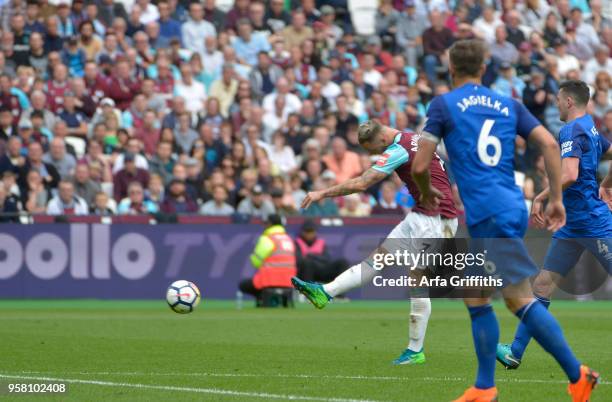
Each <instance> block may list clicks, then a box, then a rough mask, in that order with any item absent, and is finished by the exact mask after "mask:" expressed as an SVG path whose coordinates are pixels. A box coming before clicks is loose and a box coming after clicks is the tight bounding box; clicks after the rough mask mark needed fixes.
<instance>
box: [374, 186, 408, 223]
mask: <svg viewBox="0 0 612 402" xmlns="http://www.w3.org/2000/svg"><path fill="white" fill-rule="evenodd" d="M396 195H397V188H396V187H395V184H394V183H393V182H392V181H391V180H387V181H385V182H383V183H382V184H381V186H380V198H379V199H378V203H377V204H376V205H375V206H374V208H372V215H398V216H402V215H404V209H403V208H402V207H400V206H399V205H397V202H396V201H395V198H396Z"/></svg>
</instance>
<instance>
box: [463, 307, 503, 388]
mask: <svg viewBox="0 0 612 402" xmlns="http://www.w3.org/2000/svg"><path fill="white" fill-rule="evenodd" d="M468 310H469V311H470V317H471V318H472V337H473V338H474V348H475V349H476V356H477V357H478V373H477V376H476V383H475V384H474V386H475V387H476V388H480V389H487V388H491V387H494V386H495V350H496V348H497V342H498V341H499V324H498V323H497V317H495V312H494V311H493V307H491V305H490V304H486V305H484V306H478V307H468Z"/></svg>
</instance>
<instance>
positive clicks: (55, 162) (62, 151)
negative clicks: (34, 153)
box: [43, 138, 77, 179]
mask: <svg viewBox="0 0 612 402" xmlns="http://www.w3.org/2000/svg"><path fill="white" fill-rule="evenodd" d="M43 162H45V163H46V164H49V165H52V166H54V167H55V169H56V170H57V172H58V173H59V175H60V177H61V178H62V179H67V178H68V177H69V176H72V175H73V174H74V169H75V167H76V164H77V163H76V158H75V157H74V156H73V155H71V154H69V153H68V152H66V143H65V142H64V140H63V139H62V138H54V139H53V140H51V145H50V147H49V152H47V153H46V154H45V155H44V156H43Z"/></svg>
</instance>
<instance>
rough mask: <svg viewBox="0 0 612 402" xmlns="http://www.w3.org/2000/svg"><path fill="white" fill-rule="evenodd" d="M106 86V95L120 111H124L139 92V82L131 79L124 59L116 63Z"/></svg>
mask: <svg viewBox="0 0 612 402" xmlns="http://www.w3.org/2000/svg"><path fill="white" fill-rule="evenodd" d="M113 70H114V71H113V75H112V77H111V79H110V81H109V84H108V90H107V94H108V96H109V97H110V98H111V99H113V100H114V101H115V103H116V104H117V107H118V108H119V109H120V110H126V109H127V108H128V107H129V106H130V104H131V102H132V100H133V99H134V96H136V94H137V93H138V92H139V91H140V80H139V79H137V78H133V77H132V76H131V72H130V64H129V63H128V61H127V60H126V59H121V60H119V61H118V62H117V64H116V66H115V68H114V69H113Z"/></svg>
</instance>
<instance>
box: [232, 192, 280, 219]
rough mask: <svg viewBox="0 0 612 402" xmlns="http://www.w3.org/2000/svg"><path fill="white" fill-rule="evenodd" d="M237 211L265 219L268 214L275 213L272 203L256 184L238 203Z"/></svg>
mask: <svg viewBox="0 0 612 402" xmlns="http://www.w3.org/2000/svg"><path fill="white" fill-rule="evenodd" d="M237 212H238V213H241V214H245V215H250V216H252V217H256V218H261V219H266V218H267V217H268V215H270V214H273V213H275V210H274V205H272V203H271V202H270V201H269V200H267V199H265V198H264V195H263V188H262V187H261V185H259V184H256V185H254V186H253V188H252V190H251V191H250V192H249V193H248V195H247V196H246V197H245V198H244V199H243V200H242V201H241V202H240V204H238V209H237Z"/></svg>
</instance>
